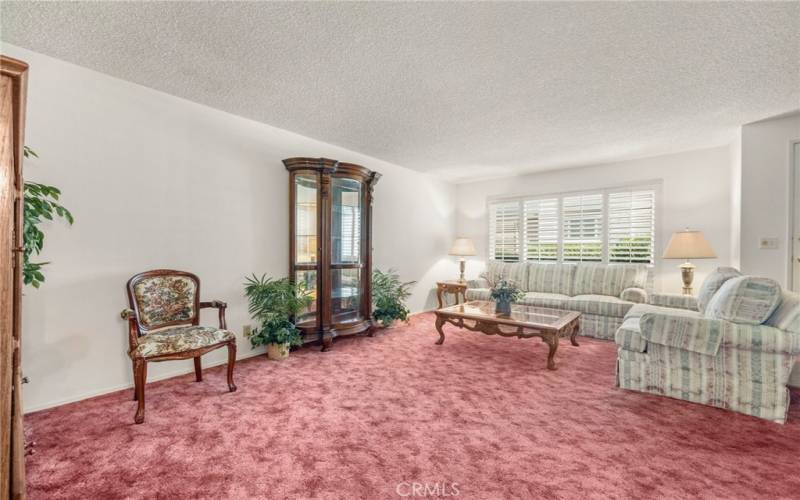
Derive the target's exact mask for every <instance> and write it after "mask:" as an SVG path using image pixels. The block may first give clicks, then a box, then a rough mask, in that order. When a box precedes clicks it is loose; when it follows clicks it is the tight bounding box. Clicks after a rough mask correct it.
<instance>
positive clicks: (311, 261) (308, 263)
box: [292, 173, 319, 326]
mask: <svg viewBox="0 0 800 500" xmlns="http://www.w3.org/2000/svg"><path fill="white" fill-rule="evenodd" d="M294 179H295V181H294V190H295V191H294V255H293V256H292V258H293V259H294V267H295V276H294V279H295V281H296V282H297V283H301V284H303V285H305V287H306V289H307V290H309V291H310V292H311V296H312V298H313V299H314V300H313V301H312V302H311V305H310V306H309V307H308V309H306V310H305V311H302V312H300V313H299V314H298V315H297V318H296V321H297V324H298V325H301V326H305V325H308V324H314V323H316V320H317V300H316V299H317V262H318V256H317V238H318V237H319V235H318V234H317V209H318V206H317V205H318V204H317V194H318V187H317V186H318V180H317V174H316V173H307V174H306V173H298V174H297V175H295V177H294Z"/></svg>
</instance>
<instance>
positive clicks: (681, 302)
mask: <svg viewBox="0 0 800 500" xmlns="http://www.w3.org/2000/svg"><path fill="white" fill-rule="evenodd" d="M648 300H649V302H648V303H649V304H650V305H653V306H661V307H674V308H676V309H688V310H690V311H697V310H698V309H697V298H696V297H693V296H691V295H681V294H679V293H651V294H650V297H649V298H648Z"/></svg>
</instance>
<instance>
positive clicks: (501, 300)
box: [490, 278, 525, 315]
mask: <svg viewBox="0 0 800 500" xmlns="http://www.w3.org/2000/svg"><path fill="white" fill-rule="evenodd" d="M524 295H525V294H524V293H523V292H522V290H520V289H519V288H518V287H517V285H516V284H515V283H514V282H513V281H510V280H507V279H505V278H503V279H500V280H499V281H498V282H497V283H495V285H494V286H493V287H492V292H491V294H490V297H491V298H492V299H493V300H495V301H497V304H496V305H495V312H496V313H497V314H506V315H508V314H511V303H512V302H515V301H517V300H519V299H521V298H522V297H523V296H524Z"/></svg>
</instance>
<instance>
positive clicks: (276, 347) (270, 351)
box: [267, 344, 289, 361]
mask: <svg viewBox="0 0 800 500" xmlns="http://www.w3.org/2000/svg"><path fill="white" fill-rule="evenodd" d="M267 357H268V358H269V359H274V360H275V361H281V360H283V359H286V358H288V357H289V344H267Z"/></svg>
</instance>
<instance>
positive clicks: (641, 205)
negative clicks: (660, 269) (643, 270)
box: [608, 190, 656, 264]
mask: <svg viewBox="0 0 800 500" xmlns="http://www.w3.org/2000/svg"><path fill="white" fill-rule="evenodd" d="M655 201H656V193H655V191H653V190H637V191H623V192H612V193H609V195H608V260H609V262H637V263H644V264H652V263H653V262H654V261H655V259H654V253H655V232H656V216H655Z"/></svg>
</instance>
